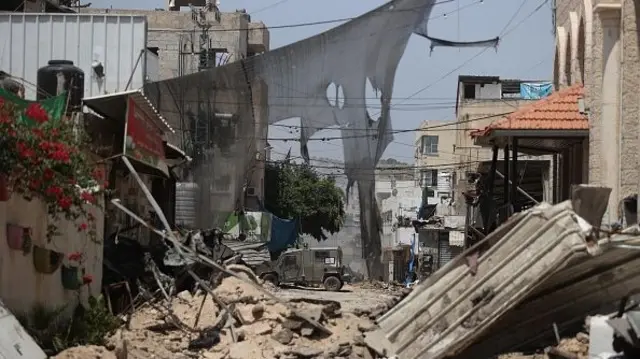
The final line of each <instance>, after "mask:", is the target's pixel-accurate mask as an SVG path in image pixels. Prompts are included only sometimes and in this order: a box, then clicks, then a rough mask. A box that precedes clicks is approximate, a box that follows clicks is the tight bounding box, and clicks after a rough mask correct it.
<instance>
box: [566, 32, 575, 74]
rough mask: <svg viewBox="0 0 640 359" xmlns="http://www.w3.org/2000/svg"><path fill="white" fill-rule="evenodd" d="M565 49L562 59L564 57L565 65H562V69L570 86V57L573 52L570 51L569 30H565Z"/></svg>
mask: <svg viewBox="0 0 640 359" xmlns="http://www.w3.org/2000/svg"><path fill="white" fill-rule="evenodd" d="M566 46H567V49H566V52H565V54H564V59H565V65H564V71H565V76H566V81H567V86H571V85H572V79H571V70H572V68H571V59H572V58H573V57H574V56H573V54H572V53H571V32H569V31H568V32H567V44H566Z"/></svg>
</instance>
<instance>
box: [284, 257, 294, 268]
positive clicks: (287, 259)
mask: <svg viewBox="0 0 640 359" xmlns="http://www.w3.org/2000/svg"><path fill="white" fill-rule="evenodd" d="M282 264H283V265H284V266H285V267H295V266H296V265H298V261H296V257H295V256H285V257H284V258H282Z"/></svg>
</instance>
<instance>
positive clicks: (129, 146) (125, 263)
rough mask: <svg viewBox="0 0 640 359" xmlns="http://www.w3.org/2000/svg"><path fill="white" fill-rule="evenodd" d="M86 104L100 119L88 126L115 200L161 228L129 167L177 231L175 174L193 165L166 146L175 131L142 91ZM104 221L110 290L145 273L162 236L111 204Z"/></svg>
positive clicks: (100, 97)
mask: <svg viewBox="0 0 640 359" xmlns="http://www.w3.org/2000/svg"><path fill="white" fill-rule="evenodd" d="M83 102H84V105H85V106H86V107H88V108H89V109H91V110H92V111H93V112H94V113H95V114H97V115H98V116H96V115H94V114H89V116H93V117H94V118H93V119H92V121H88V123H89V128H88V132H89V134H90V136H91V138H92V142H93V144H94V145H95V146H96V147H98V151H99V152H100V154H101V155H102V157H104V158H107V160H105V161H103V167H104V172H105V173H106V174H107V175H106V178H107V182H108V190H109V191H111V193H110V195H111V198H119V199H120V201H121V202H122V203H124V204H125V205H126V206H127V208H129V209H131V210H132V211H134V212H135V213H136V214H137V215H139V216H140V217H142V218H144V219H145V220H146V221H149V222H151V223H157V220H156V216H155V215H153V213H154V212H153V209H152V208H151V206H150V203H149V201H148V200H147V199H146V198H145V195H144V193H143V192H142V191H141V189H140V186H139V185H138V183H136V181H135V179H134V176H133V175H132V173H131V171H130V170H129V169H128V167H127V166H126V163H125V161H128V163H130V164H131V165H132V166H133V168H135V170H136V171H137V172H138V174H139V175H140V177H141V178H142V180H143V181H144V183H145V185H146V186H147V187H148V188H150V189H151V192H152V195H153V197H154V199H155V200H156V202H157V203H158V205H159V206H160V207H161V208H162V211H163V212H164V214H165V216H166V217H167V219H168V221H169V222H170V223H171V224H172V225H173V222H174V220H173V219H174V218H175V210H174V209H175V185H176V175H175V173H174V172H173V170H174V168H176V167H177V166H179V165H180V164H183V163H185V162H187V161H188V160H189V158H188V157H187V156H186V155H185V154H184V153H183V152H182V151H180V150H179V149H178V148H177V147H175V146H173V145H171V144H169V143H167V142H166V141H165V140H164V138H165V135H166V133H168V132H173V129H172V128H171V127H170V126H169V125H168V124H167V123H166V121H165V120H164V119H163V118H162V116H160V115H159V114H158V112H157V111H156V110H155V108H154V107H153V106H152V105H151V103H150V102H149V101H148V100H147V98H146V97H145V96H144V94H143V93H142V92H141V91H139V90H134V91H127V92H120V93H116V94H109V95H103V96H95V97H91V98H85V99H84V100H83ZM105 217H106V219H105V230H104V238H105V249H104V251H105V253H104V257H105V258H104V266H105V278H104V280H103V284H104V285H109V284H111V283H118V282H121V281H122V280H123V279H124V278H125V277H128V275H124V274H123V273H135V272H137V271H139V270H140V271H143V270H144V265H143V261H142V259H141V258H142V257H143V255H142V252H143V250H142V247H154V246H153V243H155V242H160V241H159V236H157V235H155V234H152V233H151V231H149V230H148V229H146V228H144V226H141V225H140V224H138V223H137V222H135V221H134V220H132V219H131V217H130V216H128V215H126V214H124V213H122V212H121V211H119V210H117V209H116V208H115V207H114V206H113V205H112V204H111V203H109V204H108V205H107V208H106V211H105ZM116 239H117V241H116ZM116 242H117V243H116ZM159 247H162V246H161V245H160V246H159ZM116 258H117V260H115V259H116ZM134 277H135V275H134Z"/></svg>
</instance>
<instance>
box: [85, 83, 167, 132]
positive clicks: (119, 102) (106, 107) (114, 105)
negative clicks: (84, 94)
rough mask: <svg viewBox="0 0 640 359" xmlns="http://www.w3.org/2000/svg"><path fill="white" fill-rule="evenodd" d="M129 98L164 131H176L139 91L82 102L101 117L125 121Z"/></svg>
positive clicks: (98, 97)
mask: <svg viewBox="0 0 640 359" xmlns="http://www.w3.org/2000/svg"><path fill="white" fill-rule="evenodd" d="M129 98H131V99H132V100H133V101H134V102H135V104H136V106H137V107H139V108H141V109H142V110H143V111H145V112H146V113H148V114H152V115H154V117H156V118H157V119H158V120H159V122H160V123H161V124H163V125H164V126H165V127H166V129H167V130H168V131H169V132H171V133H175V132H176V131H175V130H174V129H173V128H172V127H171V126H169V123H168V122H167V121H166V120H165V119H164V117H162V115H160V113H159V112H158V111H157V110H156V108H155V107H154V106H153V105H152V104H151V101H149V99H148V98H147V97H146V96H145V95H144V94H143V93H142V91H141V90H131V91H124V92H117V93H113V94H107V95H100V96H93V97H88V98H84V99H83V100H82V102H83V103H84V104H85V106H87V107H89V108H90V109H91V110H93V111H95V112H96V113H97V114H99V115H100V116H102V117H106V118H110V119H114V120H118V119H123V120H124V119H125V118H126V114H127V100H128V99H129Z"/></svg>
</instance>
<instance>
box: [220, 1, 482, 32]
mask: <svg viewBox="0 0 640 359" xmlns="http://www.w3.org/2000/svg"><path fill="white" fill-rule="evenodd" d="M452 1H453V0H442V1H436V2H435V3H433V4H432V5H420V6H416V7H413V8H409V9H393V10H386V11H384V12H381V13H378V14H375V15H377V16H381V15H386V14H387V13H389V12H414V11H418V9H421V8H424V7H427V6H435V5H440V4H445V3H449V2H452ZM483 2H484V0H478V1H476V2H474V3H471V4H469V5H467V6H466V7H469V6H471V5H475V4H481V3H483ZM464 8H465V7H462V8H460V10H462V9H464ZM454 12H455V11H452V12H449V13H444V14H442V15H438V16H436V17H433V18H431V17H430V18H429V20H433V19H436V18H439V17H446V16H447V15H448V14H451V13H454ZM357 18H358V17H357V16H356V17H343V18H338V19H329V20H320V21H310V22H300V23H294V24H284V25H273V26H264V27H256V28H251V30H262V29H267V30H275V29H290V28H296V27H306V26H316V25H326V24H335V23H339V22H346V21H351V20H354V19H357ZM246 30H247V29H246V28H234V29H211V31H216V32H225V31H246Z"/></svg>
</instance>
